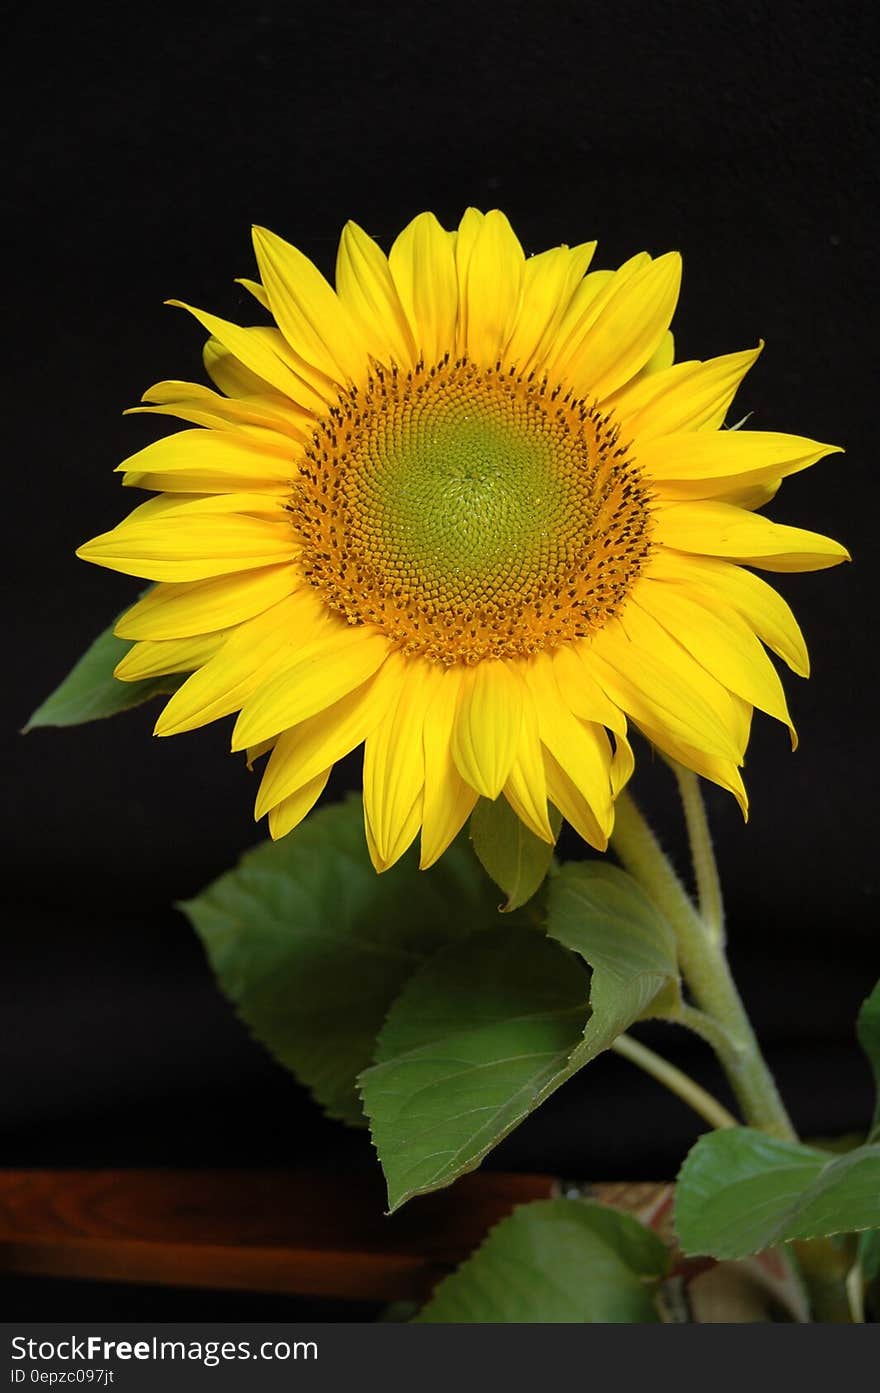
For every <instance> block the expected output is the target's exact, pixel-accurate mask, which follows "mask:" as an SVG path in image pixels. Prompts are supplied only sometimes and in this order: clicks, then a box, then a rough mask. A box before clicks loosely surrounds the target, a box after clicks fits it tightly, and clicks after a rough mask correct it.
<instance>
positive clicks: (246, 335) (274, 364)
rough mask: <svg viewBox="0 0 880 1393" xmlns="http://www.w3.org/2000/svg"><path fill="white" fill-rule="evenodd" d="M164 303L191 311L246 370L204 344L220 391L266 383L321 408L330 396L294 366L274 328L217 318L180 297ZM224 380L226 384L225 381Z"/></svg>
mask: <svg viewBox="0 0 880 1393" xmlns="http://www.w3.org/2000/svg"><path fill="white" fill-rule="evenodd" d="M166 303H167V304H169V305H174V306H176V308H178V309H182V310H186V311H187V312H188V313H189V314H191V315H192V316H193V318H194V319H197V320H198V322H199V323H200V324H201V325H202V327H203V328H205V329H207V331H208V333H209V334H210V335H211V336H212V337H213V338H215V339H216V340H217V342H218V343H220V344H221V345H222V346H223V348H225V349H226V350H227V352H228V353H230V354H232V356H233V358H234V359H236V360H237V363H238V364H239V365H240V367H241V368H244V369H246V370H247V372H246V374H242V373H241V371H240V370H239V369H238V368H237V367H236V366H235V365H234V364H233V363H231V362H230V361H226V360H221V359H220V357H219V355H216V354H215V353H214V351H213V350H212V351H211V353H210V355H208V349H207V348H206V350H205V352H206V358H205V363H206V366H207V365H208V363H209V356H210V366H209V367H208V371H209V372H210V373H211V376H212V377H213V379H214V381H215V382H216V383H217V385H218V387H220V388H221V389H222V390H223V391H228V390H229V387H231V386H233V385H235V384H238V385H240V386H242V387H244V388H245V391H243V392H241V393H239V392H234V393H233V392H230V395H235V396H238V395H242V396H247V395H250V394H252V393H254V392H257V393H258V392H259V391H260V388H261V386H263V385H268V386H269V387H274V388H275V390H276V391H277V392H280V393H281V394H282V395H283V396H285V397H288V398H289V399H290V400H291V401H292V402H298V403H299V404H300V405H301V406H304V407H308V408H310V409H313V410H314V409H317V410H318V411H323V410H324V409H325V408H326V403H327V400H328V399H332V397H330V398H328V395H327V394H325V393H324V392H319V391H316V390H315V386H314V382H313V380H312V379H311V378H308V379H307V377H306V376H305V375H304V374H303V373H301V372H299V371H296V370H295V369H294V366H292V365H293V364H294V360H293V359H292V358H291V356H290V355H289V353H288V352H286V345H285V342H284V338H283V335H282V334H281V333H279V331H278V330H277V329H270V328H266V327H264V326H262V325H260V326H256V327H251V328H248V329H243V328H242V327H241V326H240V325H238V324H231V323H230V322H229V321H228V320H225V319H219V318H218V316H217V315H215V314H208V313H207V311H205V310H198V309H195V308H194V307H193V306H192V305H187V304H184V302H183V301H182V300H168V301H167V302H166ZM221 361H222V366H221ZM296 366H304V365H296ZM218 374H219V375H218ZM224 380H225V382H226V383H228V384H229V386H226V385H224Z"/></svg>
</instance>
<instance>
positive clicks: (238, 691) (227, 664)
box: [155, 586, 327, 744]
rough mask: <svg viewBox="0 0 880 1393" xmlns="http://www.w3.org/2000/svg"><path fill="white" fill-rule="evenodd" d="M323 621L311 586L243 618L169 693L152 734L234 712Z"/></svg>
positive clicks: (204, 722)
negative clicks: (215, 650)
mask: <svg viewBox="0 0 880 1393" xmlns="http://www.w3.org/2000/svg"><path fill="white" fill-rule="evenodd" d="M326 623H327V611H326V609H325V608H324V606H323V605H322V604H321V602H320V601H319V600H318V598H317V596H316V594H315V592H314V590H312V588H311V586H304V587H303V588H302V589H301V590H298V591H297V592H296V593H295V594H293V595H290V596H288V598H287V599H286V600H281V601H279V603H278V604H276V605H272V607H271V608H270V609H267V610H265V611H264V612H263V613H262V614H259V615H257V616H256V617H255V618H253V619H248V620H246V621H245V622H244V623H243V624H240V625H239V627H238V628H237V629H236V630H235V632H234V633H232V634H231V635H230V636H229V638H228V639H227V640H226V642H225V644H224V645H223V647H222V648H221V649H220V652H219V653H217V654H216V655H215V656H214V657H213V658H212V659H211V660H210V662H208V663H206V664H205V666H204V667H202V668H199V670H198V672H195V673H193V675H192V677H190V678H188V679H187V681H186V682H184V684H183V686H182V687H180V688H179V689H178V690H177V691H176V692H175V693H174V696H173V697H172V698H171V700H170V701H169V702H168V704H167V706H166V707H165V709H164V710H163V712H162V714H161V716H160V717H159V719H158V721H157V722H156V731H155V733H156V734H157V735H179V734H180V733H181V732H182V731H184V730H195V729H196V728H197V727H198V726H203V725H207V724H208V722H209V721H216V720H218V719H219V718H220V717H221V716H228V715H230V714H231V713H232V712H233V711H238V710H239V709H240V707H241V706H242V705H243V704H244V702H245V701H246V700H247V698H248V697H249V696H250V695H251V694H252V693H253V692H255V691H256V690H257V688H258V687H259V686H260V684H261V683H262V682H264V681H265V680H266V678H267V677H268V676H269V675H270V674H271V673H273V672H275V671H276V669H277V668H278V666H279V665H283V664H289V663H290V659H291V654H292V653H294V652H296V650H297V647H302V646H304V645H306V644H308V643H309V642H310V641H311V640H312V639H313V638H314V637H315V635H316V634H317V633H319V632H321V630H322V629H323V627H324V626H325V625H326ZM273 733H274V732H273ZM250 743H251V744H257V743H259V742H258V741H255V740H254V741H251V742H250Z"/></svg>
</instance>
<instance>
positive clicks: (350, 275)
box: [336, 222, 419, 367]
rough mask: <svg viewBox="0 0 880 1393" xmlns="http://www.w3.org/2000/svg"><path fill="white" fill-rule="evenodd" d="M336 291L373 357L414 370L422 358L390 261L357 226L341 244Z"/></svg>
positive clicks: (352, 225)
mask: <svg viewBox="0 0 880 1393" xmlns="http://www.w3.org/2000/svg"><path fill="white" fill-rule="evenodd" d="M336 289H337V292H338V294H339V298H340V300H341V301H342V303H343V304H344V305H345V306H346V308H347V309H348V311H349V313H350V314H351V316H352V319H354V321H355V322H356V324H357V327H358V330H359V331H360V334H361V337H362V339H363V342H364V344H365V346H366V348H367V351H368V352H369V353H371V354H372V355H373V356H374V357H375V358H378V359H379V361H380V362H382V363H386V364H387V363H389V362H395V363H399V364H402V365H403V366H404V367H412V366H414V364H415V363H416V362H417V360H418V356H419V354H418V350H417V349H416V345H415V340H414V338H413V335H412V330H411V329H410V326H409V321H408V320H407V317H406V313H405V311H404V309H403V306H402V305H401V303H400V296H399V295H398V293H397V287H396V286H395V284H394V278H393V276H392V275H391V268H390V267H389V265H388V259H387V257H386V256H385V254H384V252H383V251H382V249H381V247H378V246H377V245H376V243H375V242H374V241H373V239H372V238H371V237H368V236H367V234H366V233H365V232H364V231H363V229H362V228H360V227H358V225H357V223H354V222H347V223H346V224H345V227H344V228H343V230H342V236H341V238H340V240H339V254H338V256H337V258H336Z"/></svg>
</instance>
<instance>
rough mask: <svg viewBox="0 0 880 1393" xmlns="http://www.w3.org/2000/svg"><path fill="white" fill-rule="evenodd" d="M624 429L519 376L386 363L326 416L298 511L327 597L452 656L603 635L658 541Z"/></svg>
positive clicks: (309, 454)
mask: <svg viewBox="0 0 880 1393" xmlns="http://www.w3.org/2000/svg"><path fill="white" fill-rule="evenodd" d="M649 501H650V500H649V493H648V490H647V488H646V486H645V485H644V483H643V481H642V478H641V474H640V471H639V470H638V468H637V466H636V465H635V463H634V462H633V460H632V459H631V458H630V456H629V454H628V452H627V450H626V449H625V448H624V447H621V446H620V444H619V442H618V430H617V426H616V424H615V422H614V420H613V419H612V417H611V416H610V415H608V414H607V413H606V414H602V413H601V412H600V411H599V410H598V409H597V408H596V407H594V406H591V405H589V404H588V403H587V402H585V401H583V400H579V399H577V398H574V397H572V396H571V395H570V394H565V395H563V394H562V392H561V390H560V389H556V390H553V389H552V388H551V387H550V386H549V385H548V383H547V382H546V381H540V380H536V379H535V378H534V377H531V378H524V377H520V376H518V375H517V374H516V372H515V371H514V370H513V369H510V370H505V369H502V368H501V367H496V368H492V369H484V368H479V367H477V366H476V365H475V364H473V363H471V362H469V361H468V360H467V359H460V360H458V361H456V362H452V361H450V360H448V359H444V361H443V362H441V363H439V364H437V365H435V366H434V367H424V366H422V365H419V366H418V367H417V368H416V369H415V370H414V371H412V372H410V373H406V374H403V373H400V372H397V371H396V370H393V369H392V370H390V371H388V370H385V369H383V368H379V367H374V369H373V373H372V375H371V376H370V377H369V379H368V381H367V383H366V386H365V388H364V389H363V390H361V391H356V390H354V389H353V390H352V391H351V392H350V394H348V395H345V396H343V397H341V398H340V401H339V404H338V406H336V407H334V408H333V409H332V410H331V412H330V414H329V415H328V416H327V417H326V418H324V419H323V420H321V421H320V422H319V423H318V425H317V428H316V430H315V433H314V436H313V439H312V443H311V445H310V447H309V448H308V449H307V451H306V457H305V459H304V460H303V462H302V464H301V466H300V474H299V478H298V480H297V486H296V489H295V492H294V497H293V499H292V501H291V511H292V514H293V519H294V525H295V527H296V530H297V532H298V534H299V536H300V539H301V541H302V543H303V556H302V564H303V566H304V568H305V572H306V575H307V576H308V579H309V580H310V581H311V583H312V584H313V585H314V586H316V587H318V588H319V589H320V590H321V591H322V592H323V594H324V597H325V600H326V602H327V604H328V605H329V606H330V607H331V608H332V609H334V610H336V611H338V612H339V613H340V614H343V615H344V616H345V617H346V618H347V619H348V620H349V621H350V622H351V623H370V624H375V625H378V626H379V627H380V628H382V629H383V630H384V631H385V632H387V633H388V635H389V637H390V638H392V639H393V640H395V641H396V642H398V643H399V644H401V645H402V646H403V647H404V649H405V650H406V651H407V652H409V653H421V654H423V655H424V656H425V657H428V658H430V659H433V660H435V661H438V662H443V663H447V664H449V663H455V662H467V663H474V662H479V661H481V660H482V659H483V658H499V657H521V656H525V655H527V654H529V653H534V652H537V651H538V650H539V649H542V648H546V647H552V646H554V645H556V644H558V643H561V642H564V641H566V640H567V639H573V638H582V637H585V636H587V635H588V634H590V633H593V632H595V631H596V630H597V629H598V628H600V627H601V626H602V625H603V624H604V623H605V622H606V621H607V620H608V619H609V618H610V617H611V616H612V615H613V614H614V613H616V611H617V610H618V609H619V608H620V606H621V604H622V602H623V600H624V598H625V597H626V594H627V592H628V591H629V589H630V587H631V585H632V582H633V580H634V579H635V577H636V576H637V575H638V574H639V572H640V571H641V569H642V567H643V565H644V562H645V559H646V557H647V555H648V551H649V548H650V531H651V527H650V510H649Z"/></svg>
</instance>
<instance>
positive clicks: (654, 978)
mask: <svg viewBox="0 0 880 1393" xmlns="http://www.w3.org/2000/svg"><path fill="white" fill-rule="evenodd" d="M547 932H548V933H549V934H550V935H551V936H552V937H553V938H556V939H558V940H559V942H560V943H563V944H565V946H566V948H571V949H572V950H573V951H574V952H576V953H579V954H580V955H581V957H583V958H584V959H585V961H586V962H588V963H589V965H590V967H591V968H592V969H593V979H592V985H591V989H590V1008H591V1014H590V1019H589V1021H588V1022H587V1026H586V1029H585V1031H584V1038H583V1041H582V1043H581V1044H580V1046H579V1047H578V1050H577V1052H576V1056H575V1062H576V1064H577V1065H578V1066H580V1065H583V1064H586V1063H587V1062H588V1061H589V1060H590V1059H592V1058H593V1057H594V1056H595V1055H597V1054H598V1053H599V1052H600V1051H601V1050H604V1049H607V1048H608V1046H609V1045H610V1044H611V1043H612V1042H613V1041H614V1040H616V1038H617V1036H618V1035H620V1034H622V1032H623V1031H625V1030H627V1029H628V1028H629V1027H630V1026H631V1025H632V1024H633V1022H634V1021H637V1020H641V1019H643V1018H644V1017H646V1016H650V1015H655V1014H657V1013H658V1012H660V1011H662V1010H665V1009H666V1008H667V1007H669V1006H671V1005H673V1004H675V1003H676V1002H677V1001H678V999H679V991H680V985H679V975H678V965H677V961H676V953H675V938H674V936H673V933H672V930H671V929H670V928H669V926H668V924H667V923H666V921H665V920H664V919H663V918H662V917H661V915H660V914H659V913H658V911H657V910H656V909H655V908H654V906H653V905H652V904H651V902H650V900H648V899H647V898H646V897H645V895H644V894H643V892H642V891H641V889H640V888H639V886H638V885H637V884H636V882H635V881H634V880H633V878H632V876H630V875H628V874H627V873H626V871H622V870H620V869H619V868H618V867H617V866H612V865H609V864H608V863H607V862H605V861H591V862H585V863H581V864H569V865H567V866H563V868H562V870H561V871H560V873H559V875H557V876H554V877H553V880H552V881H551V883H550V902H549V914H548V920H547Z"/></svg>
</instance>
